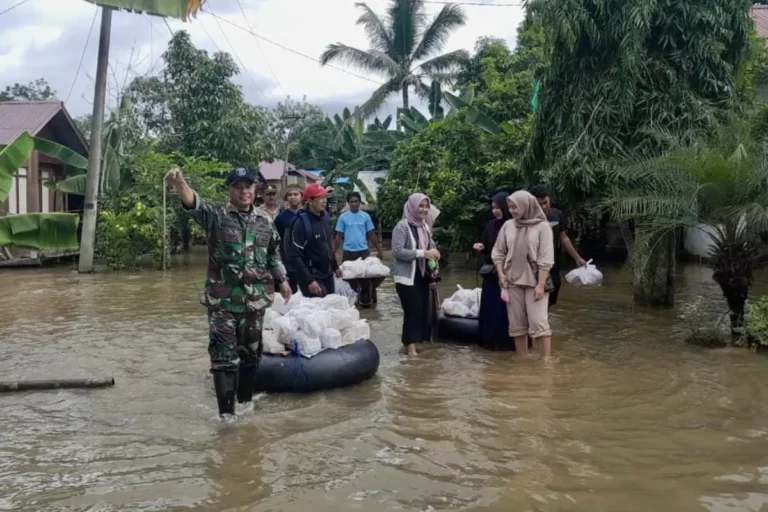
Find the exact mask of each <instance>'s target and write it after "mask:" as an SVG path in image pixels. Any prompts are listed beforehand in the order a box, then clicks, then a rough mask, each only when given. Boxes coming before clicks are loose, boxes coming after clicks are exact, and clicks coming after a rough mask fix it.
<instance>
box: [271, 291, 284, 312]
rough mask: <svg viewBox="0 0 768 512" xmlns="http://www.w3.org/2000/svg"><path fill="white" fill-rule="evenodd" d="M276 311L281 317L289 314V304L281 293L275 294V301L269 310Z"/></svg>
mask: <svg viewBox="0 0 768 512" xmlns="http://www.w3.org/2000/svg"><path fill="white" fill-rule="evenodd" d="M269 311H274V312H276V313H277V314H279V315H284V314H286V313H287V312H288V304H287V303H286V302H285V299H283V296H282V295H280V294H279V293H276V294H275V299H274V301H272V305H271V306H270V307H269V308H267V312H269Z"/></svg>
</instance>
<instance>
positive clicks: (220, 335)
mask: <svg viewBox="0 0 768 512" xmlns="http://www.w3.org/2000/svg"><path fill="white" fill-rule="evenodd" d="M263 324H264V312H263V311H256V312H253V313H247V314H241V313H230V312H229V311H217V310H213V311H209V312H208V325H209V327H210V334H211V336H210V341H209V343H208V354H209V355H210V356H211V372H234V371H237V369H238V368H239V367H240V366H245V367H248V366H250V367H256V366H258V364H259V361H260V360H261V351H262V343H261V329H262V326H263Z"/></svg>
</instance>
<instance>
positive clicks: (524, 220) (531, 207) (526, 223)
mask: <svg viewBox="0 0 768 512" xmlns="http://www.w3.org/2000/svg"><path fill="white" fill-rule="evenodd" d="M507 204H508V205H510V206H511V205H512V204H514V205H515V206H516V207H517V214H514V215H513V216H512V217H513V219H514V220H513V222H514V223H515V226H517V234H516V235H515V246H514V247H513V248H512V259H511V260H510V267H509V270H508V275H509V277H510V278H511V279H512V280H513V281H515V280H517V279H519V278H520V277H521V276H522V275H523V272H525V268H526V266H528V265H530V263H529V261H528V236H529V235H528V229H529V228H530V227H531V226H535V225H536V224H538V223H540V222H546V220H547V216H546V215H545V214H544V211H543V210H542V209H541V206H539V202H538V201H536V198H535V197H534V196H533V194H531V193H530V192H526V191H525V190H518V191H517V192H515V193H514V194H512V195H511V196H509V197H508V198H507Z"/></svg>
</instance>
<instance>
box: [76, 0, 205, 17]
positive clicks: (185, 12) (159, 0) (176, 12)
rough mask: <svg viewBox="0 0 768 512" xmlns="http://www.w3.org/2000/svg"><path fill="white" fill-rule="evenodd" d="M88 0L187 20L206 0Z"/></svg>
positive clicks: (195, 14)
mask: <svg viewBox="0 0 768 512" xmlns="http://www.w3.org/2000/svg"><path fill="white" fill-rule="evenodd" d="M86 2H91V3H92V4H96V5H102V6H106V7H114V8H115V9H129V10H131V11H135V12H146V13H148V14H152V15H155V16H170V17H172V18H177V19H180V20H182V21H187V20H188V19H189V17H190V16H197V12H198V10H199V9H200V7H201V5H202V4H203V2H205V0H86Z"/></svg>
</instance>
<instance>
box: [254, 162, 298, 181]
mask: <svg viewBox="0 0 768 512" xmlns="http://www.w3.org/2000/svg"><path fill="white" fill-rule="evenodd" d="M284 165H285V162H284V161H283V160H275V161H274V162H261V163H259V172H260V173H261V176H262V177H263V178H264V179H265V180H267V181H272V180H279V179H282V178H283V166H284ZM287 169H288V170H289V171H294V170H296V167H295V166H293V165H292V164H290V163H289V164H288V167H287Z"/></svg>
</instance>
